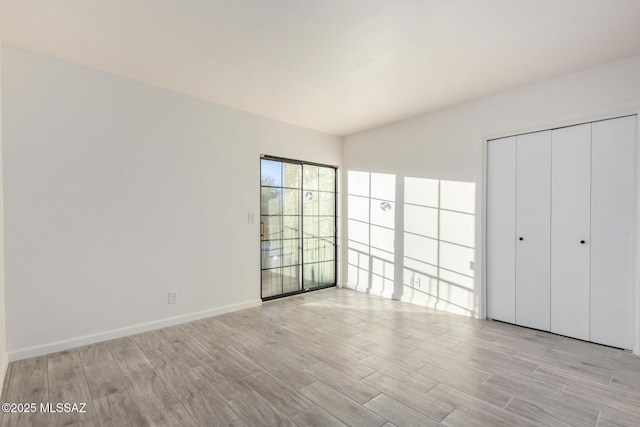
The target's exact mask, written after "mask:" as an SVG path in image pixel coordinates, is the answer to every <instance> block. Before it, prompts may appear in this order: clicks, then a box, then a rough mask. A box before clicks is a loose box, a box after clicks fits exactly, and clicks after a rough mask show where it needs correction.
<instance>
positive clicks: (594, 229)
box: [591, 116, 637, 349]
mask: <svg viewBox="0 0 640 427" xmlns="http://www.w3.org/2000/svg"><path fill="white" fill-rule="evenodd" d="M636 126H637V125H636V116H630V117H622V118H619V119H613V120H605V121H601V122H595V123H593V124H592V132H593V135H592V142H591V144H592V146H591V150H592V160H591V162H592V163H591V164H592V166H591V341H594V342H597V343H600V344H607V345H611V346H614V347H621V348H625V349H631V348H632V347H633V336H632V333H633V332H632V330H633V296H634V291H633V285H634V236H635V215H634V212H635V185H634V183H635V142H636Z"/></svg>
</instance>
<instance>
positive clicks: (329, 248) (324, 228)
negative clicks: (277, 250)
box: [302, 164, 336, 290]
mask: <svg viewBox="0 0 640 427" xmlns="http://www.w3.org/2000/svg"><path fill="white" fill-rule="evenodd" d="M335 176H336V171H335V169H334V168H331V167H323V166H317V165H306V164H303V165H302V192H303V193H304V197H303V200H302V214H303V222H302V225H303V226H302V229H303V231H304V232H303V245H302V247H303V253H302V256H303V268H302V277H303V289H304V290H311V289H316V288H319V287H324V286H327V285H332V284H335V282H336V280H335V276H336V274H335V273H336V272H335V269H336V263H335V260H336V245H335V237H336V227H335V218H336V181H335Z"/></svg>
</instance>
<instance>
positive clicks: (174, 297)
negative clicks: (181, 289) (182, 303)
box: [169, 291, 178, 304]
mask: <svg viewBox="0 0 640 427" xmlns="http://www.w3.org/2000/svg"><path fill="white" fill-rule="evenodd" d="M177 303H178V291H171V292H169V304H177Z"/></svg>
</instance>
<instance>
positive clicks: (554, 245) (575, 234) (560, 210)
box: [551, 123, 591, 340]
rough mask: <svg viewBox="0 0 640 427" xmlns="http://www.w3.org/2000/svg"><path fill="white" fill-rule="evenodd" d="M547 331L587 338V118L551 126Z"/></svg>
mask: <svg viewBox="0 0 640 427" xmlns="http://www.w3.org/2000/svg"><path fill="white" fill-rule="evenodd" d="M551 150H552V152H551V332H555V333H558V334H562V335H568V336H571V337H575V338H580V339H583V340H589V278H590V273H589V268H590V260H589V258H590V255H589V252H590V247H591V238H590V209H591V202H590V182H591V124H590V123H589V124H585V125H579V126H571V127H567V128H562V129H557V130H554V131H552V148H551Z"/></svg>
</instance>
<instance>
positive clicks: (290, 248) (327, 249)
mask: <svg viewBox="0 0 640 427" xmlns="http://www.w3.org/2000/svg"><path fill="white" fill-rule="evenodd" d="M260 170H261V173H260V177H261V179H260V190H261V195H260V225H261V227H260V229H261V232H260V236H261V243H260V245H261V248H260V251H261V272H262V279H261V282H262V283H261V286H262V299H263V300H264V299H271V298H276V297H280V296H285V295H291V294H295V293H299V292H303V291H309V290H313V289H319V288H324V287H327V286H335V284H336V169H335V168H334V167H331V166H323V165H317V164H310V163H306V162H300V161H294V160H286V159H279V158H270V157H263V158H262V159H261V161H260Z"/></svg>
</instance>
